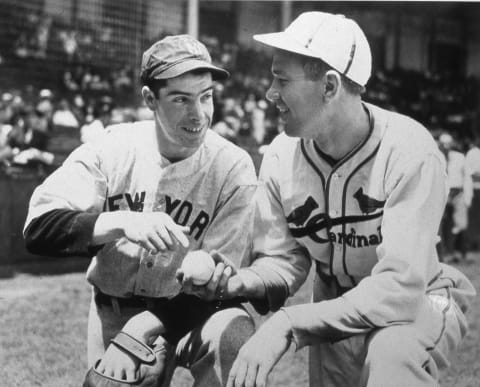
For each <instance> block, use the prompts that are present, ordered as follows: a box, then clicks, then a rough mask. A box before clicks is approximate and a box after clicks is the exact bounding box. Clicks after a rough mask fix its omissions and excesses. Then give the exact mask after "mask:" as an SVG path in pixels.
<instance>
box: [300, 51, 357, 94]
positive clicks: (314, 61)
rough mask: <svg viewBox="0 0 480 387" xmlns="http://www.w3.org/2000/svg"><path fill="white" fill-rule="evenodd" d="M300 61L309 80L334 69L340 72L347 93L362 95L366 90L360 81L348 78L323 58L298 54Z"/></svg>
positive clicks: (318, 77)
mask: <svg viewBox="0 0 480 387" xmlns="http://www.w3.org/2000/svg"><path fill="white" fill-rule="evenodd" d="M298 57H299V58H300V62H301V63H302V66H303V70H304V71H305V76H306V78H307V79H309V80H317V79H320V78H321V77H323V76H324V75H325V73H326V72H327V71H329V70H334V71H336V72H337V73H338V74H340V78H341V80H342V84H343V87H344V88H345V90H346V91H347V93H349V94H352V95H361V94H363V93H364V92H365V87H364V86H361V85H359V84H358V83H356V82H354V81H352V80H351V79H350V78H347V77H346V76H345V75H343V74H342V73H341V72H339V71H338V70H336V69H334V68H333V67H332V66H330V65H329V64H328V63H325V62H324V61H323V60H321V59H318V58H311V57H308V56H305V55H298Z"/></svg>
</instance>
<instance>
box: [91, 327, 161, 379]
mask: <svg viewBox="0 0 480 387" xmlns="http://www.w3.org/2000/svg"><path fill="white" fill-rule="evenodd" d="M111 342H112V343H113V344H114V345H116V346H117V347H119V348H121V349H122V350H123V351H125V352H127V353H128V354H129V355H131V356H133V357H135V358H137V359H138V360H139V361H140V366H139V370H138V371H139V372H137V374H138V378H137V379H135V380H120V379H116V378H113V377H110V376H106V375H103V374H101V373H100V372H98V371H97V370H96V367H97V365H98V363H99V362H100V360H98V362H97V363H96V364H95V365H94V366H93V367H92V368H90V369H89V370H88V372H87V375H86V376H85V381H84V383H83V387H127V386H132V387H133V386H134V387H157V386H160V385H161V379H162V376H163V375H162V374H163V371H164V368H165V358H166V349H165V346H163V345H161V344H157V345H154V346H153V348H150V347H149V346H147V345H145V344H144V343H142V342H141V341H138V340H137V339H135V338H134V337H132V336H130V335H129V334H127V333H125V332H120V333H118V335H117V336H115V338H113V339H112V341H111Z"/></svg>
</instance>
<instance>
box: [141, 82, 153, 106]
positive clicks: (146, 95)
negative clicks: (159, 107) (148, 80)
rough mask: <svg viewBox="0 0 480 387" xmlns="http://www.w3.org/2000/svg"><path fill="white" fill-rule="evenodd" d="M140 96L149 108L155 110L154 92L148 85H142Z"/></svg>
mask: <svg viewBox="0 0 480 387" xmlns="http://www.w3.org/2000/svg"><path fill="white" fill-rule="evenodd" d="M142 96H143V99H144V100H145V103H146V104H147V106H148V107H149V109H150V110H155V99H156V98H155V94H153V91H152V90H151V89H150V88H149V87H148V86H143V87H142Z"/></svg>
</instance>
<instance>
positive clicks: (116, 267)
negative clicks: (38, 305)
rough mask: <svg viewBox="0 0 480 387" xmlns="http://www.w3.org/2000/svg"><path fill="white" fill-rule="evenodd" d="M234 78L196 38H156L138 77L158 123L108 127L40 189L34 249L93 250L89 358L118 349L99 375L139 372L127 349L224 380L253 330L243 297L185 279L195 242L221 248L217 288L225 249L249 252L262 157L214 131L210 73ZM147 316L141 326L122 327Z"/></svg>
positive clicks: (205, 380)
mask: <svg viewBox="0 0 480 387" xmlns="http://www.w3.org/2000/svg"><path fill="white" fill-rule="evenodd" d="M226 76H228V73H227V72H226V71H225V70H222V69H220V68H217V67H215V66H213V65H212V64H211V60H210V56H209V54H208V52H207V50H206V48H205V46H204V45H203V44H201V43H200V42H198V41H197V40H195V39H193V38H191V37H190V36H186V35H180V36H171V37H167V38H165V39H163V40H161V41H159V42H157V43H155V44H154V45H153V46H152V47H151V48H149V49H148V50H147V51H146V52H145V54H144V56H143V60H142V74H141V77H142V82H143V88H142V95H143V97H144V99H145V102H146V104H147V106H148V107H149V108H150V109H151V110H152V111H153V113H154V120H152V121H142V122H137V123H129V124H120V125H115V126H111V127H109V128H107V131H108V133H107V134H106V135H105V136H102V137H101V138H100V139H99V140H98V141H94V142H91V143H89V144H84V145H82V146H81V147H79V148H78V149H77V150H75V151H74V152H73V153H72V154H71V155H70V157H69V158H68V159H67V160H66V162H65V163H64V165H63V166H61V167H60V168H59V169H58V170H56V171H55V172H54V173H53V174H52V175H51V176H49V177H48V178H47V179H46V180H45V182H44V183H43V184H42V185H41V186H39V187H38V188H37V189H36V190H35V192H34V194H33V196H32V198H31V202H30V208H29V213H28V218H27V221H26V226H25V237H26V242H27V245H28V247H29V248H30V250H31V251H33V252H36V253H40V254H48V255H60V256H69V255H86V256H94V258H93V260H92V262H91V265H90V267H89V268H88V272H87V279H88V281H89V282H90V283H91V284H92V285H93V297H92V302H91V309H90V314H89V322H88V362H89V365H90V366H93V365H94V364H95V362H96V361H97V360H98V359H100V358H101V357H102V355H103V354H104V352H105V349H106V348H107V346H108V345H109V343H110V341H111V340H112V342H113V344H112V345H111V346H110V348H109V353H110V354H111V353H112V351H113V352H114V353H115V356H110V357H109V361H110V362H109V363H108V364H105V361H104V362H103V365H102V369H101V370H99V374H101V373H102V372H105V373H106V374H107V375H106V376H109V377H110V378H113V379H116V380H133V379H138V378H141V377H142V375H139V374H138V372H136V370H135V369H134V370H133V372H132V370H131V369H128V367H127V366H125V364H127V365H128V364H129V363H128V362H126V363H125V361H124V362H123V363H122V364H123V365H122V366H121V367H120V369H117V368H115V364H112V362H113V363H115V361H119V360H118V359H119V357H121V356H122V354H123V356H124V357H125V356H126V355H125V351H126V352H127V354H128V358H130V359H131V361H132V363H133V364H134V365H138V363H142V362H143V363H150V362H151V361H152V356H157V359H159V358H164V357H165V356H166V360H165V359H164V360H165V363H166V364H165V366H163V365H162V366H161V367H160V370H161V371H162V373H163V375H162V376H163V381H164V383H165V384H168V382H169V378H170V377H171V374H172V373H173V370H174V369H175V367H174V366H171V364H174V365H176V364H180V365H183V366H185V367H189V368H190V369H191V372H192V375H193V377H194V378H195V380H196V385H198V386H221V385H224V384H225V383H226V380H225V379H226V376H227V375H228V370H229V369H230V367H231V365H232V362H233V356H234V355H233V354H235V353H236V352H237V351H238V349H239V347H240V345H241V344H242V343H243V342H245V340H246V339H247V338H248V337H249V336H250V335H251V334H252V333H253V323H252V320H251V318H250V317H249V315H248V314H247V313H246V311H245V310H244V309H242V308H241V306H240V303H239V301H241V300H233V301H232V300H228V301H225V302H218V301H214V300H211V301H208V300H206V301H203V300H200V299H199V298H197V297H195V296H192V295H186V294H185V293H183V292H181V290H182V289H181V285H180V283H179V282H178V281H177V279H176V275H177V270H178V269H179V267H180V265H181V263H182V259H183V257H184V256H185V254H186V252H187V251H191V250H198V249H202V250H205V251H207V252H211V251H213V250H216V251H217V253H216V254H213V255H214V256H215V257H216V259H217V268H216V272H215V273H214V275H213V277H212V279H211V280H210V282H209V283H207V284H206V285H205V287H208V288H209V289H210V290H211V291H212V292H215V291H216V289H217V287H219V286H223V285H222V284H224V283H225V282H226V280H227V279H228V276H229V275H230V274H231V273H232V272H234V269H233V268H232V267H231V268H230V269H228V270H225V271H224V268H225V262H227V261H225V260H222V259H220V258H219V257H226V259H227V260H228V262H229V264H230V266H237V267H239V266H240V265H241V263H242V260H243V259H244V258H245V257H248V256H249V249H250V246H251V229H252V227H251V226H252V222H253V214H254V206H253V204H252V201H253V200H252V198H253V195H254V192H255V189H256V176H255V170H254V167H253V163H252V161H251V159H250V157H249V156H248V154H247V153H246V152H245V151H243V150H241V149H240V148H238V147H236V146H235V145H233V144H231V143H230V142H228V141H226V140H224V139H223V138H221V137H220V136H218V135H217V134H215V133H214V132H212V131H211V130H210V129H209V127H210V124H211V119H212V114H213V101H212V99H213V96H212V92H213V91H212V89H213V81H214V80H217V79H224V78H225V77H226ZM139 314H140V315H144V316H145V320H144V327H143V328H144V329H143V330H141V331H139V332H132V331H129V332H127V331H125V330H124V331H123V332H121V333H120V334H119V332H120V331H121V330H122V329H123V328H124V329H127V328H128V327H131V325H129V324H127V325H125V324H126V322H127V321H129V319H130V318H131V317H132V316H136V315H139ZM152 321H153V323H152ZM124 325H125V327H124ZM147 326H148V327H150V326H153V327H154V328H153V330H149V329H150V328H146V327H147ZM137 333H138V335H137ZM154 333H156V334H158V333H162V336H161V337H160V338H159V340H160V339H162V340H160V341H158V340H157V341H156V342H155V345H154V347H153V349H154V353H153V352H152V348H151V347H150V348H149V346H148V345H149V344H152V343H151V342H150V341H149V340H150V339H151V338H150V337H149V336H151V335H152V334H154ZM153 336H155V335H153ZM153 338H154V339H155V337H153ZM139 343H140V344H139ZM137 344H138V345H137ZM145 344H147V345H146V346H145ZM112 348H113V349H112ZM165 353H166V355H165ZM159 354H160V355H161V356H160V355H159ZM122 367H123V368H122ZM157 376H158V375H157ZM109 380H112V379H109ZM155 383H158V381H156V382H155ZM86 385H87V384H86ZM88 385H91V384H88ZM122 385H123V384H122ZM154 385H157V384H154Z"/></svg>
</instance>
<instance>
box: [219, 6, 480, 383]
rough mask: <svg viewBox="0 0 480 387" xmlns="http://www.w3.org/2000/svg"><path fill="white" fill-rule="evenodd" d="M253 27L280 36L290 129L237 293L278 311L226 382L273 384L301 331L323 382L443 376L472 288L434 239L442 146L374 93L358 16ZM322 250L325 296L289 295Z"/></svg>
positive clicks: (441, 190)
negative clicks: (367, 99) (280, 27)
mask: <svg viewBox="0 0 480 387" xmlns="http://www.w3.org/2000/svg"><path fill="white" fill-rule="evenodd" d="M255 39H256V40H258V41H260V42H262V43H264V44H267V45H269V46H273V47H274V48H275V52H274V56H273V63H272V73H273V82H272V84H271V87H270V89H269V90H268V92H267V98H268V99H269V100H270V101H272V102H274V103H275V104H276V106H277V107H278V109H279V111H280V119H281V120H282V121H283V123H284V125H285V133H282V134H280V135H279V136H278V137H277V138H276V139H275V140H274V141H273V143H272V144H271V145H270V146H269V147H268V150H267V152H266V154H265V156H264V160H263V163H262V167H261V170H260V182H259V189H258V191H257V192H258V194H257V199H256V205H257V212H256V217H255V228H254V230H255V231H254V256H255V261H254V262H253V263H252V265H251V266H250V267H248V268H245V269H240V270H239V272H238V273H237V275H234V276H232V277H231V278H230V279H229V281H228V283H227V286H226V287H227V290H226V294H227V295H228V296H234V295H235V296H237V295H246V296H248V297H252V298H253V297H257V298H259V300H258V301H259V302H258V303H257V306H258V305H259V304H260V299H261V298H262V297H263V298H264V299H265V300H266V302H265V304H266V305H264V306H265V310H267V309H271V310H274V311H276V310H277V312H276V313H274V314H273V316H271V317H270V318H269V319H268V320H267V321H266V322H265V323H264V324H263V325H262V326H261V327H260V328H259V330H258V331H257V332H256V333H255V334H254V335H253V336H252V337H251V338H250V339H249V341H248V342H247V343H246V344H245V345H244V346H243V347H242V349H241V350H240V352H239V355H238V357H237V359H236V361H235V363H234V365H233V367H232V370H231V372H230V376H229V383H228V386H230V387H233V386H235V387H239V386H265V384H266V382H267V377H268V374H269V372H270V371H271V369H272V367H273V366H274V365H275V363H276V362H277V361H278V360H279V359H280V358H281V356H282V355H283V354H284V353H285V351H286V350H287V349H288V348H289V347H290V345H294V346H295V348H296V349H299V348H302V347H304V346H310V358H309V364H310V372H309V375H310V385H311V386H322V387H329V386H342V387H345V386H356V387H358V386H369V387H373V386H376V387H389V386H398V387H405V386H409V387H412V386H437V385H438V370H439V369H441V368H444V367H446V366H447V365H448V357H449V355H450V354H451V352H452V351H453V350H454V349H455V347H456V346H457V344H458V343H459V341H460V340H461V338H462V337H463V336H464V335H465V333H466V330H467V326H466V320H465V316H464V311H465V309H466V305H467V302H466V301H467V298H468V296H472V295H473V294H474V289H473V287H472V285H471V284H470V282H469V281H468V280H467V279H466V278H465V277H464V276H463V275H462V274H461V273H460V272H458V271H456V270H455V269H453V268H451V267H449V266H446V265H443V264H441V263H439V261H438V257H437V254H436V250H435V245H436V243H437V240H438V238H437V232H438V227H439V223H440V219H441V216H442V212H443V208H444V206H445V200H446V194H447V187H446V179H445V162H444V160H443V159H442V155H441V154H440V153H439V150H438V148H437V146H436V144H435V142H434V140H433V138H432V137H431V136H430V134H429V133H428V132H427V130H426V129H425V128H424V127H422V126H421V125H420V124H419V123H417V122H415V121H414V120H412V119H410V118H408V117H406V116H403V115H401V114H397V113H393V112H389V111H386V110H383V109H380V108H378V107H375V106H373V105H370V104H367V103H364V102H362V100H361V93H362V92H363V89H364V86H365V84H366V83H367V80H368V78H369V76H370V71H371V54H370V49H369V46H368V42H367V40H366V38H365V36H364V34H363V32H362V31H361V30H360V28H359V27H358V25H357V24H356V23H355V22H354V21H353V20H350V19H348V18H345V17H343V16H341V15H332V14H327V13H322V12H309V13H304V14H301V15H300V16H299V17H298V18H297V19H295V20H294V21H293V22H292V23H291V24H290V26H289V27H288V28H287V29H286V30H285V31H284V32H280V33H273V34H264V35H256V36H255ZM312 262H313V263H314V265H315V269H316V276H315V282H314V289H313V302H312V303H309V304H304V305H294V306H288V307H283V308H281V307H282V305H283V304H284V302H285V300H286V298H287V297H289V296H290V295H292V294H294V293H295V292H296V291H297V289H298V288H299V287H300V285H302V283H303V282H304V281H305V279H306V278H307V275H308V273H309V269H310V267H311V265H312ZM280 308H281V309H280ZM279 309H280V310H279Z"/></svg>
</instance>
